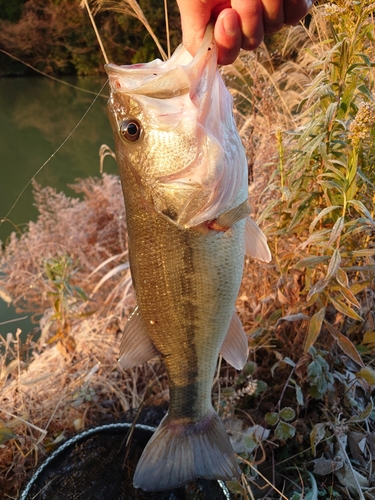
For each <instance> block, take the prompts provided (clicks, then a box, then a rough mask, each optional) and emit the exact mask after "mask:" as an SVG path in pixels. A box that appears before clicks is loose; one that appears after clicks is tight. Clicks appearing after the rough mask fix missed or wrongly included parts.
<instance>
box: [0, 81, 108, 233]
mask: <svg viewBox="0 0 375 500" xmlns="http://www.w3.org/2000/svg"><path fill="white" fill-rule="evenodd" d="M107 83H108V80H106V81H105V83H104V85H103V86H102V88H101V89H100V90H99V92H98V93H97V94H96V96H95V98H94V100H93V101H92V103H91V104H90V106H89V107H88V108H87V110H86V111H85V112H84V114H83V116H82V118H80V120H79V121H78V123H77V124H76V126H75V127H74V128H73V130H72V131H71V132H70V133H69V135H68V136H67V137H66V138H65V139H64V140H63V142H62V143H61V144H60V146H59V147H58V148H57V149H56V150H55V151H54V152H53V153H52V154H51V156H50V157H49V158H48V159H47V160H46V161H45V162H44V163H43V165H42V166H41V167H39V168H38V170H37V171H36V172H35V174H34V175H33V176H32V177H31V179H30V180H29V181H28V182H27V184H26V185H25V186H24V187H23V189H22V191H21V192H20V194H19V195H18V196H17V199H16V201H15V202H14V203H13V205H12V206H11V207H10V209H9V210H8V213H7V214H6V215H5V217H3V218H2V219H0V227H1V226H2V225H3V224H4V222H5V221H6V220H7V219H8V217H9V215H10V213H11V212H12V210H13V209H14V207H15V206H16V205H17V203H18V201H19V199H20V198H21V196H22V195H23V193H24V192H25V191H26V189H27V188H28V187H29V186H30V184H31V183H32V181H33V180H34V179H35V177H36V176H37V175H38V174H39V172H40V171H41V170H43V168H44V167H45V166H46V165H47V163H49V162H50V161H51V160H52V158H53V157H54V156H55V155H56V153H58V152H59V151H60V149H61V148H62V147H63V146H64V145H65V144H66V143H67V142H68V140H69V139H70V138H71V136H72V135H73V134H74V132H75V131H76V130H77V128H78V127H79V126H80V125H81V123H82V122H83V120H84V119H85V118H86V116H87V115H88V113H89V111H90V110H91V108H92V107H93V106H94V104H95V103H96V101H97V100H98V98H99V97H100V96H101V93H102V91H103V89H104V87H105V86H106V85H107Z"/></svg>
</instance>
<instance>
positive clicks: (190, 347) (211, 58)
mask: <svg viewBox="0 0 375 500" xmlns="http://www.w3.org/2000/svg"><path fill="white" fill-rule="evenodd" d="M106 70H107V73H108V75H109V79H110V84H111V97H110V101H109V110H110V117H111V123H112V126H113V130H114V135H115V140H116V156H117V161H118V164H119V169H120V175H121V181H122V186H123V192H124V198H125V207H126V218H127V227H128V233H129V260H130V267H131V273H132V279H133V284H134V289H135V292H136V298H137V309H136V311H135V313H134V314H133V316H132V317H131V318H130V320H129V322H128V324H127V326H126V328H125V331H124V337H123V341H122V346H121V355H122V356H121V359H120V362H122V364H123V366H125V367H131V366H134V365H135V364H137V363H140V362H144V361H146V360H147V359H150V358H152V357H153V356H154V355H158V354H159V355H161V356H162V358H163V361H164V363H165V367H166V370H167V373H168V380H169V387H170V407H169V411H168V414H167V415H166V417H165V418H164V419H163V421H162V422H161V424H160V426H159V428H158V429H157V431H156V432H155V434H154V436H153V437H152V439H151V440H150V442H149V443H148V445H147V447H146V449H145V451H144V453H143V455H142V457H141V459H140V461H139V463H138V466H137V469H136V472H135V476H134V485H135V486H136V487H140V488H143V489H145V490H149V491H153V490H165V489H170V488H174V487H178V486H181V485H183V484H186V483H188V482H190V481H193V480H194V479H196V478H198V477H204V478H207V479H223V480H233V479H236V478H238V477H239V469H238V465H237V462H236V458H235V455H234V452H233V450H232V448H231V445H230V442H229V439H228V437H227V435H226V432H225V430H224V427H223V425H222V423H221V420H220V419H219V417H218V416H217V414H216V412H215V411H214V409H213V407H212V404H211V385H212V380H213V377H214V372H215V369H216V364H217V358H218V354H219V352H221V353H222V354H223V356H224V357H225V358H226V359H227V360H228V361H229V362H231V363H232V364H233V365H234V366H235V367H236V368H241V366H242V365H243V364H244V362H245V361H246V355H247V340H246V335H245V334H244V332H243V330H242V328H241V325H240V322H239V320H238V319H237V316H236V315H235V301H236V297H237V294H238V290H239V287H240V283H241V278H242V272H243V261H244V259H243V257H244V248H245V243H246V241H245V240H246V236H245V232H247V233H249V234H250V236H248V241H250V246H251V247H252V248H251V250H252V253H255V256H256V257H259V258H261V259H263V260H269V258H270V255H269V250H268V247H267V244H266V240H265V237H264V236H263V234H262V233H261V231H260V230H259V229H258V228H257V226H256V225H255V223H253V222H251V221H250V219H249V218H248V217H247V216H248V213H249V208H248V204H247V164H246V158H245V154H244V151H243V147H242V145H241V141H240V139H239V137H238V134H237V131H236V128H235V124H234V121H233V118H232V113H231V106H232V103H231V98H230V95H229V93H228V91H227V90H226V89H225V86H224V84H223V82H222V80H221V78H220V76H219V74H218V73H217V70H216V47H215V45H214V42H213V35H212V28H209V29H208V31H207V34H206V37H205V41H204V43H203V45H202V47H201V49H200V51H199V52H198V54H197V56H196V57H195V58H194V59H193V58H192V57H191V56H190V54H188V53H187V52H186V51H185V49H183V47H180V48H178V49H177V51H176V52H175V54H174V55H173V56H172V58H171V59H170V60H169V61H167V62H165V63H162V62H160V61H153V62H152V63H148V64H145V65H134V66H128V67H127V66H124V67H118V66H115V65H107V66H106Z"/></svg>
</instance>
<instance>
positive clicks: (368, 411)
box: [348, 402, 374, 423]
mask: <svg viewBox="0 0 375 500" xmlns="http://www.w3.org/2000/svg"><path fill="white" fill-rule="evenodd" d="M373 409H374V405H373V404H372V403H371V402H370V404H369V405H368V407H367V408H365V409H364V410H363V412H362V413H360V414H359V415H356V416H354V417H350V418H349V420H348V423H349V422H351V423H352V422H354V423H357V422H358V423H360V422H364V421H365V420H367V419H368V418H369V416H370V415H371V413H372V411H373Z"/></svg>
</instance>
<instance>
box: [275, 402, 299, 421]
mask: <svg viewBox="0 0 375 500" xmlns="http://www.w3.org/2000/svg"><path fill="white" fill-rule="evenodd" d="M279 415H280V418H282V419H283V420H285V421H286V422H291V421H292V420H294V419H295V418H296V412H295V411H294V410H293V408H290V406H285V407H284V408H283V409H282V410H280V413H279Z"/></svg>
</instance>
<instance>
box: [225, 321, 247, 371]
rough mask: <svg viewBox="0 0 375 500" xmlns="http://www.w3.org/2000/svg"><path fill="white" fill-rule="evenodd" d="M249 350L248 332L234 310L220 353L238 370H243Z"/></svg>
mask: <svg viewBox="0 0 375 500" xmlns="http://www.w3.org/2000/svg"><path fill="white" fill-rule="evenodd" d="M248 350H249V345H248V341H247V336H246V333H245V331H244V329H243V328H242V323H241V320H240V318H239V317H238V316H237V314H236V312H234V313H233V316H232V319H231V322H230V325H229V330H228V333H227V336H226V337H225V339H224V342H223V345H222V346H221V349H220V354H221V355H222V356H223V358H224V359H225V361H227V362H228V363H229V364H230V365H232V366H233V367H234V368H235V369H236V370H242V368H243V367H244V366H245V363H246V361H247V355H248Z"/></svg>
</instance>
